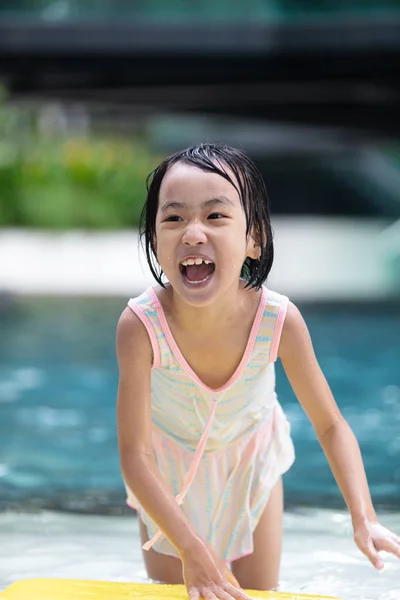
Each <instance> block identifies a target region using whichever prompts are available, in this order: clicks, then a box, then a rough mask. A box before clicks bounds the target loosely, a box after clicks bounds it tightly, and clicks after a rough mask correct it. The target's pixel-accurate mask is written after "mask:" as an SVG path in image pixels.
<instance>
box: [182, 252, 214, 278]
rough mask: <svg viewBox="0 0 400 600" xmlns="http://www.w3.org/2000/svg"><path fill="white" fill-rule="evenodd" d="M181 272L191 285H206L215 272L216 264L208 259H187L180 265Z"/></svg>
mask: <svg viewBox="0 0 400 600" xmlns="http://www.w3.org/2000/svg"><path fill="white" fill-rule="evenodd" d="M179 270H180V272H181V273H182V275H183V277H184V278H185V280H186V282H187V283H189V284H190V285H199V284H200V283H205V282H206V281H207V280H208V279H210V277H211V276H212V274H213V273H214V271H215V264H214V263H213V261H212V260H208V259H206V258H199V257H197V258H187V259H185V260H183V261H182V262H181V263H180V265H179Z"/></svg>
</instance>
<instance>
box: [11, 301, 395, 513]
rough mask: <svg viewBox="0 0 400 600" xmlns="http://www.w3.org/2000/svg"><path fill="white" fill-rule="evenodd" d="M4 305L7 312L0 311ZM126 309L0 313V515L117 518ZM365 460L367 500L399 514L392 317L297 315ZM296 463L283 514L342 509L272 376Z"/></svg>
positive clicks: (42, 305) (46, 306) (376, 312)
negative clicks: (8, 511)
mask: <svg viewBox="0 0 400 600" xmlns="http://www.w3.org/2000/svg"><path fill="white" fill-rule="evenodd" d="M3 304H4V303H3ZM124 304H125V301H124V300H116V299H113V300H99V299H96V300H87V299H85V300H71V299H68V300H63V299H51V300H44V299H30V300H27V299H24V300H21V299H19V300H17V301H15V302H10V303H9V305H8V306H7V305H4V306H3V308H2V309H1V311H0V507H1V506H3V507H7V506H14V507H15V506H18V507H19V506H29V505H34V506H39V507H48V508H61V509H66V510H77V511H87V512H94V511H104V512H114V513H118V512H123V511H124V510H125V508H124V491H123V487H122V483H121V477H120V472H119V463H118V452H117V439H116V427H115V396H116V387H117V366H116V360H115V349H114V348H115V343H114V340H115V327H116V322H117V319H118V316H119V314H120V312H121V310H122V309H123V307H124ZM303 313H304V315H305V318H306V320H307V322H308V325H309V328H310V331H311V335H312V337H313V340H314V345H315V349H316V353H317V355H318V357H319V360H320V364H321V366H322V368H323V370H324V372H325V374H326V376H327V378H328V381H329V382H330V384H331V387H332V390H333V392H334V394H335V397H336V399H337V402H338V404H339V406H340V408H341V410H342V412H343V414H344V416H345V417H346V418H347V420H348V421H349V423H350V425H351V426H352V428H353V430H354V432H355V434H356V436H357V438H358V440H359V442H360V446H361V449H362V452H363V456H364V459H365V465H366V470H367V475H368V478H369V481H370V486H371V491H372V494H373V497H374V500H375V502H376V503H377V504H378V505H381V506H383V507H386V508H393V509H396V508H397V509H399V507H400V307H397V308H396V307H393V306H384V305H383V306H378V307H374V306H354V307H338V306H331V307H323V308H321V307H319V308H318V307H311V306H308V307H304V308H303ZM277 377H278V383H277V387H278V394H279V398H280V401H281V403H282V405H283V407H284V409H285V411H286V413H287V415H288V418H289V420H290V422H291V424H292V434H293V438H294V442H295V446H296V452H297V460H296V463H295V465H294V466H293V468H292V469H291V471H290V472H289V473H288V474H287V475H286V477H285V489H286V502H287V505H288V506H294V505H296V506H297V505H308V506H324V507H327V506H330V507H334V508H336V507H341V506H343V502H342V500H341V498H340V495H339V492H338V490H337V488H336V485H335V483H334V480H333V478H332V476H331V474H330V471H329V468H328V466H327V463H326V459H325V457H324V455H323V453H322V451H321V450H320V448H319V445H318V443H317V441H316V439H315V435H314V433H313V430H312V428H311V426H310V424H309V423H308V421H307V419H306V417H305V415H304V413H303V411H302V409H301V407H300V406H299V404H298V403H297V401H296V399H295V398H294V396H293V393H292V392H291V390H290V386H289V385H288V383H287V381H286V379H285V376H284V373H283V371H282V369H281V367H280V366H278V373H277Z"/></svg>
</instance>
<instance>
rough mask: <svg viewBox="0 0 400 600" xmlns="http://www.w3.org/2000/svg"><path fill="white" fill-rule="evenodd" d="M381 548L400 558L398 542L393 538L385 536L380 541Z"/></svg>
mask: <svg viewBox="0 0 400 600" xmlns="http://www.w3.org/2000/svg"><path fill="white" fill-rule="evenodd" d="M381 546H382V550H384V551H385V552H391V553H392V554H394V555H395V556H397V558H400V544H399V543H398V542H396V541H395V540H394V539H391V538H386V539H385V540H382V542H381Z"/></svg>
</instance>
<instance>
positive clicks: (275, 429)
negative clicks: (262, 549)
mask: <svg viewBox="0 0 400 600" xmlns="http://www.w3.org/2000/svg"><path fill="white" fill-rule="evenodd" d="M287 304H288V299H287V298H286V297H285V296H282V295H280V294H277V293H276V292H272V291H270V290H267V289H266V288H265V287H263V288H262V294H261V298H260V303H259V306H258V310H257V313H256V316H255V319H254V322H253V325H252V329H251V333H250V336H249V339H248V342H247V347H246V350H245V352H244V355H243V357H242V360H241V362H240V364H239V366H238V367H237V369H236V371H235V373H234V374H233V375H232V377H231V378H230V380H229V381H228V382H227V383H226V384H225V385H224V386H223V387H220V388H218V389H215V390H213V389H211V388H209V387H208V386H206V385H205V384H203V383H202V381H201V380H200V379H199V378H198V377H197V375H196V374H195V373H194V372H193V370H192V369H191V368H190V366H189V365H188V363H187V362H186V360H185V358H184V357H183V356H182V354H181V352H180V350H179V348H178V346H177V344H176V342H175V340H174V338H173V336H172V333H171V331H170V329H169V326H168V323H167V320H166V318H165V314H164V311H163V308H162V305H161V303H160V301H159V299H158V297H157V294H156V292H155V290H154V289H153V288H149V289H148V290H146V292H145V293H143V294H142V295H141V296H139V297H138V298H134V299H131V300H130V301H129V303H128V306H129V307H130V308H131V310H132V311H133V312H134V313H135V314H136V315H137V316H138V317H139V319H140V320H141V321H142V323H143V324H144V326H145V327H146V329H147V332H148V335H149V338H150V341H151V344H152V348H153V355H154V362H153V368H152V376H151V407H152V422H153V430H152V431H153V434H152V436H153V438H152V439H153V449H154V456H155V460H156V463H157V465H158V468H159V470H160V472H161V474H162V476H163V477H164V479H165V481H166V482H167V484H168V485H169V486H170V488H171V489H172V492H173V493H174V495H175V496H176V499H177V502H178V503H179V504H180V505H181V508H182V510H183V511H184V513H185V514H186V515H187V517H188V518H189V519H190V521H191V523H193V525H194V527H195V529H196V531H197V532H198V533H199V535H200V536H201V537H202V539H204V541H205V542H206V543H208V544H209V545H210V546H211V547H212V548H213V549H214V551H215V552H216V553H217V554H218V555H219V556H220V557H221V558H223V559H224V560H226V561H227V562H230V561H232V560H235V559H237V558H240V557H242V556H246V555H247V554H251V553H252V552H253V531H254V529H255V527H256V525H257V523H258V520H259V519H260V517H261V515H262V513H263V509H264V508H265V505H266V503H267V501H268V497H269V494H270V492H271V490H272V489H273V487H274V485H275V483H276V482H277V481H278V479H279V477H280V476H281V475H282V474H283V473H284V472H285V471H287V470H288V469H289V467H290V466H291V465H292V463H293V461H294V448H293V443H292V440H291V437H290V426H289V423H288V422H287V420H286V418H285V416H284V413H283V411H282V409H281V407H280V404H279V402H278V400H277V396H276V393H275V367H274V361H275V360H276V358H277V352H278V346H279V340H280V336H281V332H282V326H283V322H284V319H285V315H286V309H287ZM127 494H128V499H127V503H128V504H129V506H131V507H132V508H134V509H136V510H138V511H139V514H140V516H141V519H142V520H143V522H144V523H145V525H146V527H147V531H148V534H149V538H151V539H150V541H149V542H148V543H147V544H145V546H144V548H145V549H149V548H150V547H151V546H154V549H155V550H157V551H158V552H161V553H163V554H170V555H173V556H178V553H177V551H176V549H175V547H174V546H173V545H172V544H171V543H170V542H169V540H168V539H167V538H166V537H165V536H164V535H162V534H161V532H160V531H158V527H157V525H156V524H155V523H154V522H153V521H152V520H151V519H150V518H149V517H148V515H147V514H146V513H145V511H144V510H143V508H142V507H141V506H140V504H139V503H138V501H137V500H136V498H135V496H134V494H133V493H132V492H131V490H129V489H128V488H127Z"/></svg>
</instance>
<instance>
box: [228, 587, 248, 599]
mask: <svg viewBox="0 0 400 600" xmlns="http://www.w3.org/2000/svg"><path fill="white" fill-rule="evenodd" d="M238 585H239V584H238ZM225 590H226V591H227V592H228V593H229V594H231V596H233V597H234V598H235V600H253V599H252V598H251V597H250V596H248V595H247V594H246V593H245V592H244V591H243V590H242V589H241V588H240V586H239V588H237V587H235V586H233V585H232V584H231V583H227V584H226V585H225Z"/></svg>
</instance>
